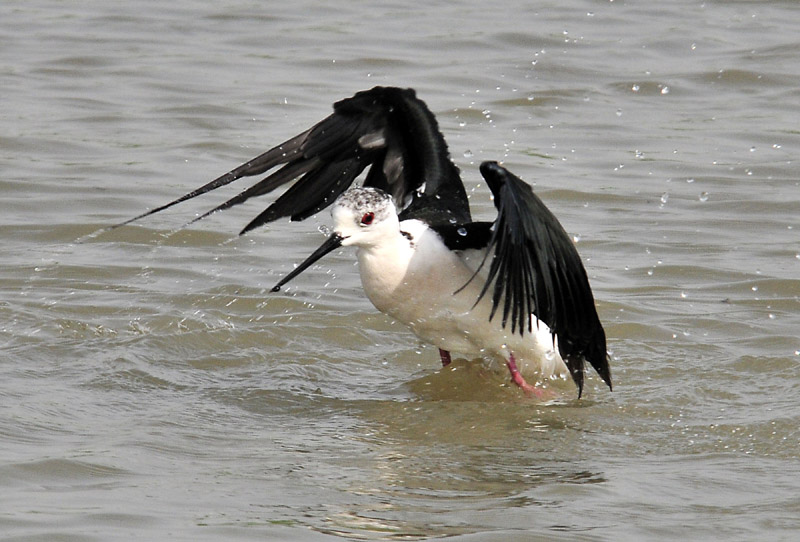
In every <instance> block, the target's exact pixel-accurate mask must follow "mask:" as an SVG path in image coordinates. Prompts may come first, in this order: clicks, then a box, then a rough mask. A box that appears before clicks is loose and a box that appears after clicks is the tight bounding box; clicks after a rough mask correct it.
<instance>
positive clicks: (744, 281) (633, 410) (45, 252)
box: [0, 0, 800, 541]
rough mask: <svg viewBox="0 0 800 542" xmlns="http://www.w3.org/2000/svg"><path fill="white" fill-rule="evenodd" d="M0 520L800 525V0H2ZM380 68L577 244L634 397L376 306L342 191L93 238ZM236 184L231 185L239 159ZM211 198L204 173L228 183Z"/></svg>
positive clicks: (157, 533)
mask: <svg viewBox="0 0 800 542" xmlns="http://www.w3.org/2000/svg"><path fill="white" fill-rule="evenodd" d="M0 20H2V23H0V43H1V44H2V45H0V59H2V62H1V63H0V66H1V67H0V70H2V78H1V79H0V81H1V83H0V85H2V96H3V99H2V107H0V115H1V116H2V126H3V133H2V135H0V164H1V167H2V169H1V170H0V171H2V178H0V190H2V194H3V197H2V203H1V205H2V220H1V221H0V229H2V239H3V261H2V264H1V265H0V281H1V282H0V285H1V288H2V290H1V292H2V293H1V294H0V341H2V361H0V382H1V383H2V384H0V406H1V407H2V416H0V443H1V444H0V487H2V491H1V492H0V495H2V496H0V536H1V537H2V539H3V540H26V541H31V540H42V541H44V540H47V541H51V540H65V541H66V540H69V541H75V540H81V541H84V540H98V541H99V540H103V541H107V540H130V539H137V540H142V539H145V540H147V539H149V540H162V539H173V540H193V541H194V540H334V539H337V537H346V538H355V539H415V538H433V537H444V536H451V537H453V539H455V540H465V541H466V540H470V541H486V540H630V541H635V540H674V539H675V538H685V539H690V540H700V539H702V540H756V539H760V540H793V539H795V538H796V537H797V532H798V529H799V528H800V520H798V518H800V497H798V494H800V461H799V460H800V452H798V450H800V447H799V446H798V445H799V444H800V442H798V441H800V430H798V426H800V406H799V405H800V400H799V399H800V396H799V393H798V391H797V390H798V380H799V379H800V339H798V329H800V300H799V299H798V297H799V296H800V279H798V276H800V242H799V241H800V239H799V238H798V229H800V220H798V216H800V213H798V209H799V208H800V207H799V206H798V201H799V200H800V185H799V184H798V177H797V166H796V157H797V155H798V148H799V147H800V133H799V132H798V116H797V111H798V105H800V93H798V91H797V80H798V76H800V73H799V72H800V69H798V63H797V51H798V49H799V48H800V43H799V42H798V38H797V36H798V35H800V12H799V10H798V7H797V6H796V4H795V3H793V2H761V1H759V2H747V1H740V2H704V3H703V2H685V1H679V2H671V3H666V4H665V3H662V2H636V3H634V2H628V3H626V2H621V1H619V0H615V1H613V2H596V1H591V2H590V1H580V0H570V1H566V2H564V1H560V2H541V3H537V4H535V5H530V3H528V2H517V3H512V4H507V5H506V7H504V8H502V9H496V8H492V9H489V8H488V7H487V6H486V5H485V4H484V3H479V2H462V3H458V4H455V3H437V2H433V3H431V2H426V3H424V4H414V3H410V4H409V3H408V2H406V3H403V4H402V5H400V4H398V5H388V6H380V7H379V6H374V5H371V4H368V3H365V2H361V3H359V2H351V3H347V4H341V5H336V6H335V7H333V6H332V5H331V7H326V6H324V5H322V4H321V3H320V5H316V3H312V2H300V3H292V5H291V6H289V5H283V6H277V7H276V6H267V5H265V4H263V3H257V2H236V1H232V0H226V1H223V2H216V3H201V2H190V1H177V2H171V3H163V2H160V3H155V2H153V3H142V2H139V3H131V4H119V3H106V2H95V1H89V2H81V3H63V2H42V1H30V2H4V3H2V5H0ZM376 84H393V85H402V86H412V87H415V88H416V89H417V91H418V94H419V95H420V97H422V98H423V99H424V100H426V101H427V103H428V104H429V105H430V107H431V108H432V110H433V111H434V112H435V113H436V114H437V117H438V118H439V122H440V125H441V128H442V130H443V132H444V133H445V136H446V137H447V140H448V142H449V143H450V146H451V151H452V154H453V156H454V159H455V160H456V162H457V163H458V165H459V166H460V167H461V168H462V170H463V171H464V177H465V179H466V180H467V184H468V190H469V191H470V193H471V197H472V202H473V205H474V206H475V209H476V213H475V214H476V215H477V216H479V217H481V218H484V219H485V218H489V217H491V216H493V214H492V213H493V207H492V204H491V202H490V200H489V197H488V191H487V190H486V187H485V186H483V183H482V182H481V180H480V177H479V175H478V172H477V165H478V164H479V163H480V162H481V161H482V160H485V159H501V160H504V161H505V164H506V165H507V166H508V167H509V168H510V169H511V170H512V171H514V172H515V173H517V174H518V175H520V176H521V177H522V178H524V179H526V180H528V181H530V182H532V183H534V184H535V187H536V190H537V192H538V194H539V195H540V196H541V197H542V198H543V199H544V200H545V201H546V202H547V204H548V205H549V206H550V207H551V208H552V209H553V210H554V212H555V213H556V214H557V215H558V216H559V218H560V219H561V221H562V222H563V224H564V225H565V227H566V229H567V231H568V232H569V233H570V235H571V236H573V238H574V239H576V240H577V242H578V248H579V250H580V251H581V254H582V256H583V257H584V259H585V260H586V265H587V268H588V271H589V274H590V278H591V281H592V285H593V288H594V292H595V296H596V297H597V300H598V309H599V313H600V316H601V319H602V320H603V321H604V323H605V325H606V330H607V333H608V336H609V347H610V349H611V350H612V354H613V365H612V370H613V374H614V379H615V390H614V392H613V393H610V392H608V391H607V389H604V387H603V386H602V385H601V383H600V381H599V379H598V378H596V377H595V376H591V377H590V378H589V382H588V386H587V389H586V391H585V398H584V399H583V400H581V401H567V402H565V403H563V404H555V405H542V404H537V403H534V402H531V401H529V400H526V399H525V398H524V397H521V396H520V394H519V393H518V392H517V390H515V389H514V388H512V387H509V386H508V385H507V381H506V378H505V376H504V375H502V373H495V372H492V371H491V370H487V369H486V368H483V367H481V366H480V365H479V364H476V363H469V362H468V361H466V360H460V359H457V360H456V361H454V364H453V368H452V369H451V370H446V371H442V370H440V369H438V367H437V364H438V355H437V352H436V350H435V349H434V348H431V347H425V346H423V345H419V344H418V343H417V342H416V341H415V339H414V338H413V336H412V335H411V334H410V333H409V332H408V331H407V330H406V329H405V328H403V327H402V326H400V325H398V324H395V323H393V322H391V321H390V320H388V319H387V318H386V317H384V316H383V315H381V314H379V313H377V312H376V311H375V310H374V309H373V308H372V307H371V306H370V305H369V303H368V301H366V299H365V298H364V296H363V294H362V293H361V291H360V286H359V284H358V279H357V274H356V271H355V268H354V266H353V258H352V255H351V254H350V253H349V252H347V251H342V252H341V253H340V255H338V256H331V257H328V258H327V259H326V260H325V261H324V262H323V263H322V264H321V265H318V266H316V267H314V268H313V269H311V270H309V271H307V272H306V273H305V274H304V275H302V276H301V277H300V278H298V279H297V280H295V281H294V283H293V284H292V285H291V286H290V288H289V289H288V291H287V292H284V293H281V294H278V295H273V294H269V288H271V287H272V286H273V285H274V283H275V282H277V280H278V279H279V277H281V276H282V275H284V274H285V273H286V272H288V271H289V270H290V269H292V265H293V263H296V262H299V261H301V260H302V259H303V258H304V257H305V256H306V255H307V254H308V253H310V252H311V250H312V249H313V248H315V247H316V246H317V245H318V243H319V242H320V241H321V240H322V238H323V237H322V235H321V234H320V233H319V232H318V231H317V229H318V228H320V227H324V226H325V225H326V224H327V223H328V222H329V220H328V216H327V214H326V213H322V214H321V215H320V216H319V217H316V218H315V219H313V220H310V221H308V222H307V223H303V224H299V225H298V224H288V223H280V224H275V225H271V226H270V227H269V228H264V229H262V230H259V231H258V232H254V233H253V234H251V235H248V236H246V237H242V238H238V237H236V232H238V231H239V229H240V228H241V227H242V226H243V225H244V224H246V223H247V222H248V221H249V219H250V218H252V216H254V215H255V214H256V213H257V212H258V211H259V210H260V209H262V208H263V205H264V204H263V203H260V202H257V203H254V204H248V205H245V206H243V207H242V208H241V209H238V210H235V211H231V212H229V213H224V214H221V215H215V216H214V217H212V218H210V219H207V220H205V221H203V222H200V223H198V224H196V225H194V226H193V227H192V228H190V229H188V230H182V231H178V232H175V230H176V229H177V228H178V227H179V226H180V225H181V224H183V223H185V222H187V221H188V220H190V219H191V218H192V217H193V216H195V214H196V213H198V212H202V211H205V210H207V209H208V208H210V207H211V206H213V205H214V204H215V203H217V202H219V201H222V198H223V197H224V195H225V194H222V195H220V197H219V199H214V198H213V197H211V198H209V199H206V200H204V201H200V202H197V203H196V204H195V203H194V202H193V203H190V204H187V205H184V206H181V207H179V208H176V209H174V210H170V211H169V212H167V213H164V214H162V215H156V216H154V217H151V218H149V219H147V220H145V221H143V222H142V223H140V224H139V225H137V226H135V227H129V228H122V229H119V230H115V231H114V232H111V233H107V234H103V235H100V236H96V237H89V238H87V239H86V240H85V241H84V242H83V243H76V242H75V241H76V240H77V239H79V238H82V237H84V236H87V235H89V234H91V233H92V232H95V231H96V230H97V229H98V228H100V227H102V226H105V225H108V224H111V223H114V222H118V221H120V220H123V219H126V218H129V217H131V216H134V215H136V214H138V213H140V212H142V211H143V210H145V209H147V208H150V207H153V206H155V205H158V204H161V203H164V202H166V201H168V200H170V199H172V198H174V197H175V196H177V195H180V194H183V193H184V192H186V191H188V190H190V189H192V188H195V187H196V186H199V185H200V184H201V183H203V182H205V181H207V180H210V179H211V178H214V177H216V176H217V175H218V174H220V173H223V172H224V171H227V170H228V169H230V168H231V167H233V166H235V165H238V164H239V163H241V162H242V161H244V160H246V159H248V158H250V157H252V156H255V155H256V154H258V153H259V152H261V151H262V150H264V149H265V148H267V147H268V146H270V145H271V144H274V143H276V142H279V141H282V140H284V139H286V138H287V137H289V136H292V135H294V134H296V133H298V132H300V131H301V130H303V129H305V128H306V127H308V126H310V125H311V124H312V123H314V122H316V121H317V120H319V119H321V118H322V117H323V116H325V115H327V114H328V112H329V111H330V104H331V103H332V102H333V101H335V100H338V99H341V98H343V97H346V96H350V95H352V94H353V93H354V92H355V91H357V90H360V89H364V88H369V87H371V86H373V85H376ZM232 191H233V192H235V191H236V188H235V187H234V188H233V190H232ZM212 200H213V201H212Z"/></svg>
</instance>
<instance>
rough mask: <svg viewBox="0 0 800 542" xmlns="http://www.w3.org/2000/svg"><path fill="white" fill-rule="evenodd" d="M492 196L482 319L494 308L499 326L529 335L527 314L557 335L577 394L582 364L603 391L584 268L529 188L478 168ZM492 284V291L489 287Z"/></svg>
mask: <svg viewBox="0 0 800 542" xmlns="http://www.w3.org/2000/svg"><path fill="white" fill-rule="evenodd" d="M481 174H482V175H483V177H484V178H485V179H486V182H487V184H488V185H489V188H490V189H491V190H492V193H493V194H494V203H495V206H496V207H497V219H496V220H495V222H494V226H493V231H492V236H491V239H490V240H489V243H488V252H487V257H490V258H491V263H490V266H489V273H488V275H487V278H486V283H485V284H484V286H483V288H482V289H481V293H480V295H479V297H478V301H480V299H482V298H483V297H484V296H485V295H486V294H487V293H488V292H489V290H490V288H491V290H492V310H491V313H490V319H492V318H494V317H495V313H496V312H497V310H498V309H499V308H500V306H501V304H502V314H501V316H502V324H503V327H505V326H506V325H508V322H509V320H510V324H511V331H512V333H517V332H518V333H520V334H521V335H524V334H525V332H526V331H527V332H528V333H530V332H532V326H533V321H532V319H531V317H530V315H531V314H533V315H534V316H535V318H537V319H538V320H541V321H542V322H544V323H545V324H547V326H548V327H549V328H550V330H551V331H552V333H553V335H554V336H557V337H558V348H559V353H560V354H561V357H562V358H563V359H564V361H565V362H566V363H567V367H569V369H570V373H571V374H572V377H573V379H574V380H575V383H576V384H577V385H578V389H579V393H581V392H582V390H583V373H584V362H585V361H588V362H589V363H590V364H591V365H592V366H593V367H594V368H595V369H596V370H597V372H598V374H600V376H601V377H602V378H603V380H604V381H605V382H606V384H608V386H609V387H611V373H610V369H609V366H608V354H607V352H606V336H605V331H604V330H603V326H602V324H601V323H600V319H599V318H598V316H597V310H596V308H595V304H594V297H593V295H592V290H591V287H590V286H589V280H588V277H587V275H586V270H585V269H584V267H583V263H582V262H581V258H580V255H579V254H578V251H577V250H576V249H575V246H574V245H573V243H572V240H571V239H570V238H569V235H567V233H566V231H565V230H564V228H563V227H562V226H561V224H560V223H559V221H558V219H557V218H556V217H555V215H553V213H551V212H550V211H549V210H548V209H547V207H546V206H545V205H544V203H543V202H542V201H541V200H540V199H539V198H538V197H537V196H536V195H535V194H534V193H533V190H531V187H530V186H529V185H528V184H526V183H525V182H524V181H522V180H521V179H520V178H518V177H516V176H515V175H513V174H511V173H510V172H509V171H508V170H506V169H505V168H503V167H501V166H499V165H498V164H497V163H496V162H484V163H483V164H481ZM492 286H493V287H492ZM476 304H477V302H476Z"/></svg>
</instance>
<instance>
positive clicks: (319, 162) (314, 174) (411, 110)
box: [114, 87, 469, 233]
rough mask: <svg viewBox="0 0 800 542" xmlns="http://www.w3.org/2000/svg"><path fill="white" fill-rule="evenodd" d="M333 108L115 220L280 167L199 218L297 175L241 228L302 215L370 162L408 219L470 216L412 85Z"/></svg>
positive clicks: (377, 183) (372, 174)
mask: <svg viewBox="0 0 800 542" xmlns="http://www.w3.org/2000/svg"><path fill="white" fill-rule="evenodd" d="M333 110H334V112H333V114H331V115H330V116H329V117H327V118H325V119H324V120H322V121H321V122H319V123H318V124H317V125H315V126H313V127H312V128H310V129H309V130H306V131H305V132H303V133H301V134H299V135H297V136H295V137H293V138H291V139H289V140H288V141H285V142H284V143H282V144H280V145H278V146H276V147H274V148H272V149H270V150H268V151H267V152H265V153H263V154H261V155H260V156H257V157H255V158H253V159H252V160H250V161H248V162H246V163H244V164H242V165H240V166H239V167H237V168H235V169H233V170H232V171H229V172H228V173H226V174H225V175H222V176H220V177H218V178H217V179H214V180H213V181H211V182H209V183H208V184H206V185H204V186H202V187H200V188H198V189H196V190H193V191H192V192H189V193H188V194H185V195H183V196H181V197H180V198H178V199H176V200H174V201H171V202H169V203H167V204H165V205H162V206H160V207H156V208H155V209H151V210H150V211H148V212H146V213H143V214H141V215H139V216H136V217H134V218H132V219H130V220H127V221H125V222H123V223H121V224H117V225H116V226H114V227H117V226H122V225H124V224H129V223H131V222H134V221H136V220H139V219H141V218H144V217H146V216H149V215H152V214H154V213H157V212H159V211H163V210H164V209H168V208H169V207H172V206H173V205H176V204H178V203H181V202H183V201H186V200H189V199H192V198H194V197H197V196H200V195H202V194H205V193H207V192H210V191H212V190H216V189H217V188H220V187H222V186H225V185H227V184H229V183H232V182H233V181H236V180H238V179H240V178H242V177H249V176H253V175H261V174H264V173H266V172H268V171H269V170H272V169H274V168H279V169H277V170H275V171H273V172H272V173H270V174H269V175H267V176H266V177H265V178H263V179H262V180H260V181H259V182H257V183H256V184H254V185H253V186H251V187H249V188H247V189H246V190H244V191H242V192H240V193H239V194H238V195H236V196H234V197H233V198H231V199H229V200H228V201H226V202H224V203H222V204H220V205H218V206H217V207H214V208H213V209H211V210H210V211H208V212H207V213H205V214H203V215H201V216H199V217H197V218H196V219H195V220H200V219H202V218H205V217H206V216H208V215H210V214H212V213H215V212H217V211H222V210H224V209H228V208H230V207H233V206H234V205H238V204H240V203H243V202H245V201H247V200H248V199H250V198H252V197H255V196H261V195H264V194H268V193H270V192H272V191H273V190H275V189H276V188H278V187H280V186H283V185H284V184H287V183H289V182H292V181H294V180H297V182H296V183H295V184H294V185H293V186H291V187H290V188H289V189H288V190H287V191H286V192H284V193H283V194H282V195H281V196H280V197H279V198H278V199H277V200H275V202H274V203H272V204H271V205H270V206H269V207H267V209H265V210H264V211H263V212H262V213H261V214H259V215H258V216H257V217H256V218H255V219H253V220H252V221H251V222H250V223H249V224H248V225H247V226H246V227H245V228H244V229H243V230H242V233H245V232H247V231H250V230H252V229H253V228H256V227H258V226H260V225H262V224H266V223H268V222H272V221H273V220H277V219H278V218H281V217H285V216H288V217H291V219H292V220H303V219H305V218H308V217H309V216H311V215H313V214H315V213H317V212H319V211H320V210H322V209H324V208H325V207H327V206H328V205H330V204H331V203H333V202H334V201H335V200H336V198H337V197H338V196H339V195H340V194H342V193H343V192H344V191H345V190H347V188H348V187H349V186H350V185H351V184H352V183H353V181H354V180H355V179H356V177H358V175H359V174H361V172H362V171H364V169H366V168H367V167H370V169H369V172H368V173H367V177H366V179H365V181H364V185H365V186H373V187H376V188H381V189H383V190H385V191H386V192H388V193H390V194H391V195H392V196H393V197H394V199H395V202H396V204H397V206H398V208H399V209H403V210H404V212H405V214H406V216H405V217H406V218H414V217H418V216H423V215H424V216H429V215H430V216H431V217H434V218H435V220H437V221H440V222H442V223H444V222H447V221H449V220H450V219H455V220H456V221H458V222H468V221H469V203H468V201H467V195H466V192H465V191H464V187H463V185H462V183H461V179H460V177H459V172H458V168H457V167H456V166H455V165H454V164H453V163H452V161H451V160H450V157H449V154H448V150H447V144H446V143H445V141H444V138H443V136H442V134H441V133H440V132H439V128H438V124H437V122H436V119H435V118H434V116H433V113H431V111H430V110H429V109H428V107H427V106H426V105H425V103H424V102H423V101H421V100H419V99H418V98H417V97H416V94H415V92H414V90H413V89H400V88H394V87H375V88H372V89H370V90H365V91H361V92H359V93H357V94H355V95H354V96H353V97H351V98H347V99H345V100H342V101H339V102H337V103H335V104H334V106H333ZM434 200H436V206H435V207H434V206H433V205H432V202H433V201H434ZM193 222H194V221H193Z"/></svg>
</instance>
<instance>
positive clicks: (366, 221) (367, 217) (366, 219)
mask: <svg viewBox="0 0 800 542" xmlns="http://www.w3.org/2000/svg"><path fill="white" fill-rule="evenodd" d="M373 220H375V213H371V212H370V213H364V216H362V217H361V224H362V225H363V226H369V225H370V224H372V221H373Z"/></svg>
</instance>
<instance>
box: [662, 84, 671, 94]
mask: <svg viewBox="0 0 800 542" xmlns="http://www.w3.org/2000/svg"><path fill="white" fill-rule="evenodd" d="M661 94H669V87H668V86H667V85H664V86H663V87H661Z"/></svg>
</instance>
